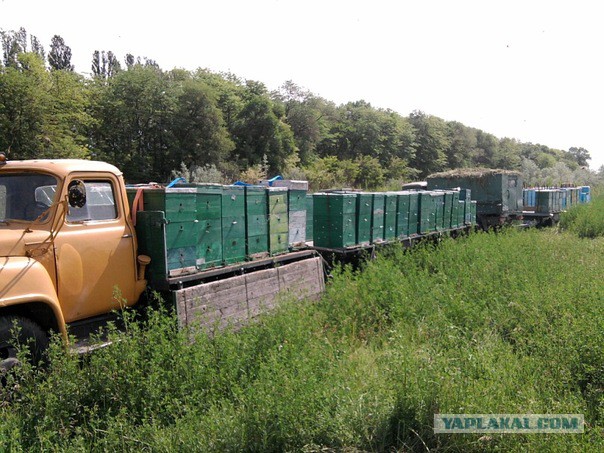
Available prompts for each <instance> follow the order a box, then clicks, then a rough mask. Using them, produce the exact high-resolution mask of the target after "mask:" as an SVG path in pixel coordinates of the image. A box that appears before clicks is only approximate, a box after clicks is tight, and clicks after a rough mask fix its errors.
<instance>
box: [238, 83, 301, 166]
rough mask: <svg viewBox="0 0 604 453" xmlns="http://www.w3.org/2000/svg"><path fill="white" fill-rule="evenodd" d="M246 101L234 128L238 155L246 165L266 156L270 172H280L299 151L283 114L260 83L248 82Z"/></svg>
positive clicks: (257, 161) (256, 162)
mask: <svg viewBox="0 0 604 453" xmlns="http://www.w3.org/2000/svg"><path fill="white" fill-rule="evenodd" d="M244 102H245V104H244V106H243V108H242V109H241V111H240V112H239V114H238V115H237V119H236V122H235V125H234V127H233V137H234V140H235V144H236V148H235V153H236V154H237V156H238V157H239V158H240V159H241V160H242V162H241V163H242V164H243V165H244V166H250V165H257V164H259V163H260V162H261V161H262V157H263V156H264V155H266V156H267V158H268V165H269V169H270V172H271V173H278V172H280V171H281V170H283V169H284V168H285V166H286V161H287V159H288V157H289V156H290V155H292V154H294V153H295V152H296V144H295V141H294V136H293V134H292V131H291V129H290V127H289V126H288V125H287V124H286V123H285V122H284V121H283V118H282V116H283V114H284V112H280V111H279V109H278V106H277V105H275V104H274V103H273V102H272V101H271V100H270V98H269V97H268V96H267V92H266V89H265V88H264V86H263V85H262V84H260V83H258V82H251V81H248V83H247V86H246V90H245V92H244Z"/></svg>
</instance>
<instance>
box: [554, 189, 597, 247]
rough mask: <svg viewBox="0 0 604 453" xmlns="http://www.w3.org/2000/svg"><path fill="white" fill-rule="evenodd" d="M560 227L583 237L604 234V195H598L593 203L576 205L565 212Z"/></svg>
mask: <svg viewBox="0 0 604 453" xmlns="http://www.w3.org/2000/svg"><path fill="white" fill-rule="evenodd" d="M560 228H561V229H563V230H568V231H571V232H573V233H575V234H577V235H578V236H579V237H582V238H595V237H600V236H604V195H599V196H596V197H594V198H593V200H592V202H591V203H588V204H583V205H577V206H574V207H573V208H571V209H569V210H568V211H567V212H565V213H563V214H562V217H561V219H560Z"/></svg>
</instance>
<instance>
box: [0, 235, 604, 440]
mask: <svg viewBox="0 0 604 453" xmlns="http://www.w3.org/2000/svg"><path fill="white" fill-rule="evenodd" d="M603 279H604V239H595V240H593V241H586V240H583V239H580V238H579V237H577V235H575V234H570V233H559V232H557V231H555V230H543V231H523V232H516V231H507V232H504V233H500V234H475V235H471V236H470V237H467V238H461V239H458V240H456V241H452V240H445V241H443V242H442V243H441V244H439V245H438V246H437V247H434V246H429V245H428V246H425V247H420V248H418V249H416V250H414V251H413V253H408V252H405V251H404V250H403V249H394V250H392V251H391V252H389V253H388V254H385V255H382V256H381V257H379V258H378V259H377V260H376V261H374V262H371V263H368V264H367V265H366V266H365V267H364V269H363V270H362V272H353V271H352V270H350V269H347V268H345V269H340V270H339V271H338V272H337V273H336V275H335V276H334V278H333V280H332V283H331V284H330V285H329V287H328V290H327V292H326V294H325V296H324V297H323V298H322V299H321V300H320V301H319V302H317V303H314V304H294V303H291V304H285V305H284V306H283V308H282V309H280V310H279V311H278V312H277V313H276V314H274V315H273V316H267V317H265V318H263V319H262V320H261V322H259V323H258V324H257V325H252V326H250V327H248V328H245V329H243V330H242V331H240V332H239V333H237V334H235V333H233V332H228V331H227V332H224V333H223V334H219V335H216V336H215V337H214V338H209V337H207V336H205V335H203V334H198V335H196V336H195V338H194V341H191V337H190V334H189V333H188V332H184V331H180V330H179V329H178V327H177V325H176V322H175V320H174V318H173V317H171V316H170V315H168V314H167V313H165V312H163V311H161V310H156V311H152V312H151V313H150V315H149V318H148V320H147V321H145V322H143V323H141V322H135V321H133V320H131V319H127V326H128V330H127V332H126V333H118V332H114V334H113V335H114V336H116V337H118V338H119V340H120V341H118V342H116V343H115V344H114V345H113V346H112V347H109V348H105V349H102V350H99V351H97V352H96V353H94V354H92V355H90V356H88V357H86V358H85V359H84V360H83V361H81V360H78V359H77V358H75V357H72V356H68V355H65V354H64V352H63V351H62V349H61V347H60V345H58V344H54V345H53V348H52V351H51V356H52V357H51V365H50V369H49V370H48V371H46V372H42V371H39V370H31V369H28V367H24V368H23V369H22V370H20V371H19V372H18V374H17V375H16V376H14V377H13V378H10V379H9V382H8V383H7V385H6V386H5V387H4V388H3V389H2V392H3V400H4V401H5V403H4V404H3V405H2V406H1V407H0V420H2V421H0V450H2V451H29V450H49V451H66V450H69V451H80V450H81V451H91V450H92V451H105V450H142V451H183V450H193V451H241V450H244V451H283V450H304V451H318V450H323V449H324V448H329V449H336V450H340V449H352V450H369V451H391V450H403V451H408V450H418V451H419V450H422V451H424V450H426V448H429V449H434V450H439V451H491V450H523V451H532V450H545V449H547V450H549V451H573V450H590V451H598V450H600V451H601V450H603V449H604V436H603V435H602V434H604V432H603V431H604V396H603V395H604V304H602V301H603V300H604V286H603V285H602V284H601V282H602V281H603ZM435 412H441V413H583V414H585V416H586V420H587V425H588V426H587V429H586V433H585V434H582V435H551V434H534V435H494V436H481V435H434V434H433V432H432V418H433V415H434V413H435Z"/></svg>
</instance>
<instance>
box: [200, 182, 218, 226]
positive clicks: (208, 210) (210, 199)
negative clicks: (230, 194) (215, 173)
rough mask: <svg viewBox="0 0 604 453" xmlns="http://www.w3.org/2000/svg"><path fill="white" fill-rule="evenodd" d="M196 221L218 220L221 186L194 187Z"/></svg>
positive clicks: (205, 185)
mask: <svg viewBox="0 0 604 453" xmlns="http://www.w3.org/2000/svg"><path fill="white" fill-rule="evenodd" d="M195 188H196V189H197V203H196V204H197V220H199V221H203V220H208V219H220V218H221V217H222V186H219V185H216V184H212V185H210V184H203V185H196V186H195Z"/></svg>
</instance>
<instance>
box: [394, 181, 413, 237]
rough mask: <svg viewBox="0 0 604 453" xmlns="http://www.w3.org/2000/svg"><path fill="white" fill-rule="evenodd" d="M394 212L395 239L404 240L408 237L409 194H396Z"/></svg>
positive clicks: (405, 192)
mask: <svg viewBox="0 0 604 453" xmlns="http://www.w3.org/2000/svg"><path fill="white" fill-rule="evenodd" d="M397 198H398V203H397V211H396V237H397V238H399V239H404V238H406V237H409V199H410V197H409V192H407V191H404V192H398V194H397Z"/></svg>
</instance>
